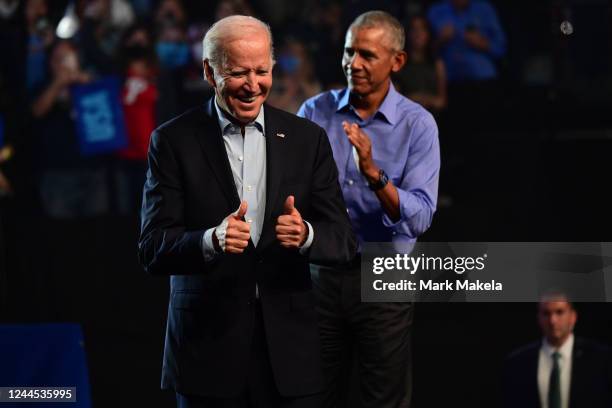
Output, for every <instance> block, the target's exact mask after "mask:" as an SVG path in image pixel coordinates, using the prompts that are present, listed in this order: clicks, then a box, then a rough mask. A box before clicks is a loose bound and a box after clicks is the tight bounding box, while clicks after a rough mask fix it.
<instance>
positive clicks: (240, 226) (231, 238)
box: [212, 201, 251, 254]
mask: <svg viewBox="0 0 612 408" xmlns="http://www.w3.org/2000/svg"><path fill="white" fill-rule="evenodd" d="M246 212H247V202H246V201H242V202H241V203H240V208H238V211H237V212H236V213H232V214H230V215H228V216H227V218H226V220H227V228H226V230H225V247H224V248H221V245H220V243H219V239H218V238H217V228H219V227H217V228H216V229H215V231H214V232H213V234H212V238H213V244H214V246H215V250H216V251H217V252H225V253H228V254H241V253H243V252H244V249H245V248H246V247H247V246H248V245H249V238H250V237H251V225H250V224H249V223H247V222H246V221H244V215H245V214H246Z"/></svg>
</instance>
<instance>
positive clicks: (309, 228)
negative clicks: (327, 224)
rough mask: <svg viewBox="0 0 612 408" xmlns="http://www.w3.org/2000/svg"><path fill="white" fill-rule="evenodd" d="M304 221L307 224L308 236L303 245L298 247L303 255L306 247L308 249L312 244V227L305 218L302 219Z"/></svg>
mask: <svg viewBox="0 0 612 408" xmlns="http://www.w3.org/2000/svg"><path fill="white" fill-rule="evenodd" d="M304 223H306V225H307V226H308V238H306V242H304V245H302V246H301V247H300V254H301V255H304V254H305V253H306V252H307V251H308V249H310V246H311V245H312V240H313V239H314V230H313V229H312V225H310V223H309V222H308V221H306V220H304Z"/></svg>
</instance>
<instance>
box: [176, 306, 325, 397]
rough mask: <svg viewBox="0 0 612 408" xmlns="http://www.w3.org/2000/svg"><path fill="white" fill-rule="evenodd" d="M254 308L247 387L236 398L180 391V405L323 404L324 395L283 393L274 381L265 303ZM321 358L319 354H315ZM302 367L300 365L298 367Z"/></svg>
mask: <svg viewBox="0 0 612 408" xmlns="http://www.w3.org/2000/svg"><path fill="white" fill-rule="evenodd" d="M257 304H258V307H255V308H254V314H255V316H254V322H255V324H254V327H253V342H252V346H251V360H250V361H249V364H248V367H245V368H244V369H245V370H248V378H247V389H246V390H245V392H243V393H242V394H241V395H239V396H238V397H236V398H215V397H205V396H200V395H183V394H179V393H177V394H176V402H177V408H319V407H320V403H321V395H320V394H315V395H307V396H300V397H283V396H281V395H280V394H279V392H278V390H277V388H276V384H275V382H274V375H273V373H272V366H271V365H270V357H269V354H268V346H267V343H266V333H265V330H264V325H263V315H262V310H261V304H260V303H259V302H257ZM313 358H319V356H313ZM295 369H296V370H299V367H296V368H295Z"/></svg>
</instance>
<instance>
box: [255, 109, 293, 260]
mask: <svg viewBox="0 0 612 408" xmlns="http://www.w3.org/2000/svg"><path fill="white" fill-rule="evenodd" d="M265 115H266V129H265V132H266V133H265V134H266V211H265V217H264V223H263V228H262V233H261V238H260V240H259V244H258V245H257V248H258V249H263V248H265V247H266V246H267V245H268V244H269V243H270V242H271V241H272V240H274V237H275V233H274V224H275V221H276V220H275V219H272V214H273V213H274V205H275V203H276V202H277V199H278V193H279V189H280V182H281V179H282V175H283V169H284V167H285V163H284V159H285V154H284V151H285V146H286V143H287V141H286V138H288V137H290V135H289V134H287V130H286V129H281V128H280V127H279V125H280V124H279V123H278V116H277V115H276V112H275V111H274V109H273V108H270V107H269V106H267V105H266V106H265Z"/></svg>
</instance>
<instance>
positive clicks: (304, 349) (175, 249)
mask: <svg viewBox="0 0 612 408" xmlns="http://www.w3.org/2000/svg"><path fill="white" fill-rule="evenodd" d="M203 45H204V52H203V56H204V57H203V58H204V61H203V65H204V73H205V76H206V80H207V81H208V82H209V84H210V85H211V86H212V87H213V88H214V90H215V95H214V96H213V97H211V98H209V99H208V100H206V101H205V103H204V104H203V106H201V107H198V108H195V109H192V110H190V111H188V112H186V113H185V114H183V115H181V116H179V117H177V118H175V119H173V120H171V121H169V122H167V123H165V124H163V125H161V126H160V127H159V128H158V129H156V130H155V131H154V132H153V135H152V137H151V145H150V148H149V171H148V174H147V182H146V184H145V191H144V200H143V207H142V213H141V218H142V228H141V235H140V241H139V255H140V260H141V262H142V264H143V265H144V267H145V269H146V270H147V271H148V272H149V273H152V274H155V275H170V276H171V278H170V286H171V290H170V307H169V311H168V324H167V334H166V343H165V351H164V364H163V370H162V371H163V372H162V387H163V388H170V389H173V390H175V391H176V393H177V401H178V406H179V407H189V408H193V407H244V408H246V407H266V408H274V407H287V408H289V407H295V408H298V407H316V406H318V403H319V397H320V396H319V393H320V391H321V390H322V385H323V381H322V378H321V377H322V374H321V362H320V344H319V336H318V330H317V320H316V313H315V306H314V296H313V294H312V284H311V280H310V273H309V268H308V263H309V262H317V263H323V264H327V265H337V264H341V263H346V262H348V261H350V260H351V258H352V257H353V256H354V253H355V249H356V240H355V237H354V235H353V233H352V230H351V226H350V222H349V220H348V217H347V214H346V206H345V204H344V201H343V199H342V193H341V191H340V187H339V184H338V174H337V170H336V166H335V164H334V161H333V157H332V151H331V147H330V144H329V142H328V139H327V136H326V134H325V132H324V131H323V129H321V128H320V127H318V126H317V125H315V124H313V123H312V122H310V121H307V120H305V119H301V118H298V117H297V116H295V115H292V114H289V113H286V112H283V111H280V110H277V109H274V108H272V107H270V106H267V105H265V104H264V102H265V101H266V98H267V97H268V94H269V93H270V88H271V86H272V68H273V65H274V58H273V52H272V36H271V34H270V29H269V27H268V26H267V25H266V24H265V23H263V22H261V21H259V20H257V19H255V18H252V17H246V16H231V17H227V18H224V19H222V20H220V21H219V22H217V23H216V24H214V25H213V26H212V27H211V28H210V30H209V31H208V32H207V33H206V36H205V38H204V41H203Z"/></svg>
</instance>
